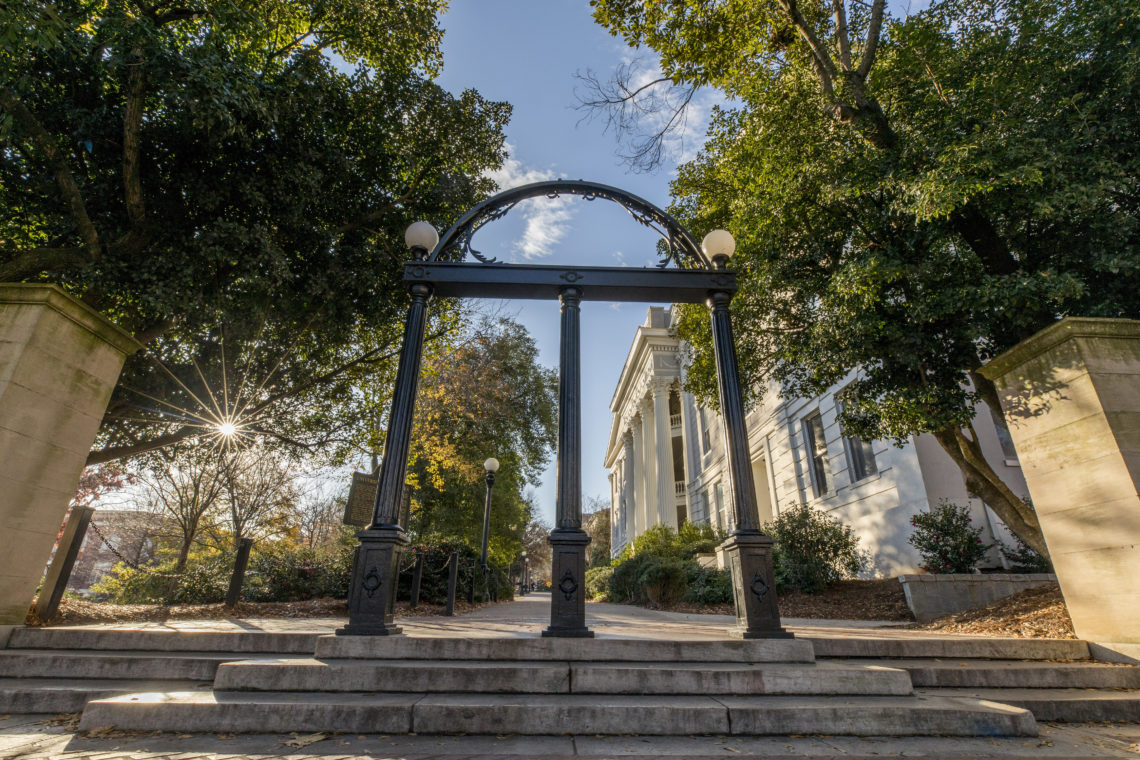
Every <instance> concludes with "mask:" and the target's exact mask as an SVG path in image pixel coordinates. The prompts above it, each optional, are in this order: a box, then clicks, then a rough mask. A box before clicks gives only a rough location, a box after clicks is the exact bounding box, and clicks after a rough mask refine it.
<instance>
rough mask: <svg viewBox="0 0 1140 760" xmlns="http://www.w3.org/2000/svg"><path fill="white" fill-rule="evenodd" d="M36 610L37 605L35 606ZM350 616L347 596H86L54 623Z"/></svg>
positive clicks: (431, 610)
mask: <svg viewBox="0 0 1140 760" xmlns="http://www.w3.org/2000/svg"><path fill="white" fill-rule="evenodd" d="M484 606H486V603H476V604H468V603H467V602H466V601H461V600H458V599H457V600H456V601H455V612H456V614H463V613H465V612H470V611H472V610H475V609H478V608H479V607H484ZM32 609H33V610H34V609H35V608H34V605H33V608H32ZM443 611H444V605H442V604H420V605H419V606H418V607H417V608H415V609H411V608H409V607H408V603H407V602H398V603H397V604H396V617H429V616H432V615H442V614H443ZM235 617H240V618H302V619H303V618H320V617H334V618H347V617H348V604H347V602H346V601H345V600H344V599H306V600H305V601H301V602H240V603H238V604H237V605H236V606H234V607H227V606H226V605H224V604H172V605H165V604H106V603H100V602H88V601H86V600H83V599H63V600H62V601H61V602H60V605H59V612H58V613H56V616H55V617H54V618H52V620H51V623H50V625H83V624H89V623H142V622H158V623H161V622H165V621H167V620H221V619H224V618H235ZM27 624H28V625H32V626H42V625H44V622H43V621H41V620H39V619H38V618H35V616H34V614H33V612H29V614H28V619H27Z"/></svg>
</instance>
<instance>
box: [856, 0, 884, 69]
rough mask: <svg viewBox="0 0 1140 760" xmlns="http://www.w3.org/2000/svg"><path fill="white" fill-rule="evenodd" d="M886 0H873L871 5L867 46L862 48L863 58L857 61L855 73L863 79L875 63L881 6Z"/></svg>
mask: <svg viewBox="0 0 1140 760" xmlns="http://www.w3.org/2000/svg"><path fill="white" fill-rule="evenodd" d="M886 4H887V0H875V2H874V4H873V5H872V6H871V23H870V24H869V25H868V26H867V47H866V48H865V49H864V50H863V59H862V60H861V61H859V68H858V69H857V70H856V73H857V74H858V75H859V76H861V77H863V78H864V79H865V78H866V77H867V75H868V74H870V73H871V66H872V65H873V64H874V63H875V53H876V52H877V51H878V49H879V34H880V33H881V32H882V28H883V8H884V7H885V6H886Z"/></svg>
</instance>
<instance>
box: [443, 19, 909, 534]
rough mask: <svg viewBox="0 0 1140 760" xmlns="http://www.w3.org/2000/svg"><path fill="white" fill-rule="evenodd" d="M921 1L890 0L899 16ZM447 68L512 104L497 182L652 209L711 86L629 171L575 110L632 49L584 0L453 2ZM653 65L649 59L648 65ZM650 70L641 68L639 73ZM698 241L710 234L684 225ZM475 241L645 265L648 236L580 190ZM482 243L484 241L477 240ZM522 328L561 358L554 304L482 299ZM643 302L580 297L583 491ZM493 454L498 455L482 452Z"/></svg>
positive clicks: (549, 490) (596, 474)
mask: <svg viewBox="0 0 1140 760" xmlns="http://www.w3.org/2000/svg"><path fill="white" fill-rule="evenodd" d="M927 4H928V3H927V0H892V2H891V3H890V7H891V10H892V11H893V12H894V13H895V14H896V15H899V16H902V15H905V14H906V13H907V12H908V11H910V12H914V11H917V10H919V9H920V8H923V7H925V6H926V5H927ZM442 26H443V28H444V30H445V34H444V40H443V52H444V67H443V72H442V74H441V76H440V77H439V80H438V81H439V83H440V84H441V85H442V86H443V87H445V88H447V89H449V90H451V91H453V92H459V91H461V90H463V89H466V88H474V89H476V90H478V91H479V92H480V93H482V94H483V95H484V96H485V97H488V98H492V99H495V100H506V101H508V102H510V103H511V104H512V105H513V106H514V115H513V117H512V119H511V123H510V125H509V126H508V128H507V140H508V143H509V146H510V153H511V156H510V159H509V160H508V162H507V165H506V166H505V167H504V169H503V171H501V172H500V173H499V174H498V175H497V179H498V180H499V184H500V186H501V187H502V188H503V189H506V188H509V187H514V186H517V185H520V184H526V183H528V182H536V181H539V180H546V179H558V178H562V179H586V180H593V181H596V182H602V183H605V184H608V185H614V186H617V187H620V188H622V189H624V190H627V191H629V192H632V193H634V194H635V195H639V196H641V197H642V198H644V199H645V200H647V201H649V202H650V203H653V204H655V205H657V206H659V207H662V208H664V207H666V206H668V204H669V181H670V179H672V177H673V176H674V174H675V170H676V166H677V163H678V162H680V161H683V160H685V159H686V158H691V157H692V156H693V155H694V153H695V151H697V150H698V149H699V148H700V145H701V143H702V142H703V135H704V129H705V124H706V122H707V116H708V112H709V111H710V110H711V106H712V104H713V103H714V102H716V101H717V99H718V96H717V94H716V93H714V92H706V93H702V94H701V95H700V96H699V98H698V100H697V101H696V109H695V113H694V115H693V117H692V118H690V120H689V123H688V125H687V133H686V134H685V135H684V138H683V139H682V140H680V141H678V142H675V143H674V144H672V145H671V146H670V147H671V152H670V154H669V156H668V158H667V160H666V161H665V162H664V164H663V165H662V166H661V167H660V169H659V170H658V171H657V172H655V173H653V174H636V173H630V172H629V171H628V170H627V168H626V167H625V166H624V165H623V164H622V162H621V160H620V159H619V158H618V156H617V153H616V149H617V145H616V143H615V141H614V137H613V135H612V134H606V133H605V131H604V121H602V120H594V121H588V120H587V121H583V119H582V117H583V115H584V114H583V113H582V112H580V111H578V110H576V109H575V104H576V103H577V100H576V98H575V88H576V87H578V86H580V85H579V83H578V82H577V81H576V80H575V78H574V74H575V73H576V72H584V71H586V70H587V69H592V70H593V71H594V72H596V73H597V74H599V75H600V76H601V77H602V78H605V77H606V76H607V75H608V74H609V73H611V72H612V71H613V70H614V68H615V67H617V66H619V65H620V64H622V63H624V62H627V61H629V60H630V59H631V57H633V56H635V55H636V54H635V53H634V52H633V51H631V50H630V49H629V48H627V47H626V46H625V44H624V43H623V42H622V41H621V40H620V39H616V38H614V37H611V36H610V35H609V34H608V33H606V32H605V31H604V30H603V29H602V28H601V27H599V26H598V25H596V24H595V23H594V22H593V19H592V17H591V13H590V6H589V4H588V3H587V2H586V0H452V2H451V8H450V10H449V11H448V13H447V14H446V15H445V16H444V17H443V19H442ZM649 63H652V62H651V61H650V62H649ZM646 73H647V74H648V72H646ZM691 232H692V233H693V234H694V235H695V236H696V237H697V239H700V238H701V237H703V236H704V234H705V233H706V232H708V230H691ZM476 242H477V245H476V247H477V248H478V249H479V250H480V251H482V252H484V253H486V254H489V255H492V256H495V257H497V258H499V259H502V260H505V261H529V262H531V263H540V264H561V263H578V264H586V265H598V266H620V265H626V266H635V267H641V266H652V265H653V264H655V263H656V258H655V251H656V248H655V246H656V235H655V233H653V232H652V231H650V230H648V229H646V228H644V227H642V226H641V225H639V224H637V223H636V222H634V221H633V220H632V219H631V218H630V217H629V216H628V215H627V214H626V213H625V211H623V210H622V209H621V207H619V206H618V205H616V204H613V203H610V202H607V201H598V202H593V203H589V202H586V201H583V200H581V199H578V198H567V199H560V200H558V201H553V202H552V201H549V200H546V199H540V200H534V201H528V202H527V203H525V204H520V205H519V206H518V207H516V208H515V209H514V210H512V211H511V213H510V214H508V215H507V216H506V217H505V218H504V219H502V220H500V221H497V222H493V223H491V224H489V225H487V226H486V227H484V228H483V229H482V230H480V232H479V233H478V235H477V236H476ZM479 244H481V245H479ZM487 307H488V308H491V309H495V308H501V309H503V310H504V311H505V312H506V313H508V314H511V315H514V316H515V317H516V318H517V319H518V320H519V321H520V322H522V323H523V324H524V325H526V326H527V328H529V330H530V331H531V334H532V335H533V336H534V337H535V339H536V341H537V343H538V346H539V349H540V351H541V360H542V362H543V363H544V364H546V365H548V366H551V367H556V366H557V364H558V327H559V321H558V304H557V303H556V302H554V301H549V302H548V301H514V302H507V303H501V302H500V303H494V304H487ZM647 308H648V304H608V303H595V302H587V303H584V304H583V309H582V349H583V350H582V353H583V362H582V389H583V405H582V409H583V414H582V428H583V430H582V432H583V436H582V450H583V471H582V492H583V495H584V496H592V495H593V496H601V497H603V498H604V499H605V500H607V501H608V499H609V485H608V481H607V473H606V470H605V468H604V467H603V466H602V459H603V457H604V455H605V447H606V443H607V439H608V436H609V429H610V420H611V417H610V412H609V403H610V399H611V397H612V395H613V390H614V387H615V385H616V383H617V379H618V375H619V373H620V372H621V368H622V364H623V363H624V360H625V357H626V354H627V353H628V351H629V347H630V344H631V343H632V340H633V335H634V332H635V330H636V328H637V325H639V324H641V323H642V322H643V321H644V319H645V313H646V309H647ZM487 454H488V456H492V455H493V454H494V452H487ZM537 493H538V503H539V513H540V515H541V516H542V517H544V518H545V519H546V520H547V521H551V522H552V521H553V516H554V495H555V474H554V467H553V463H552V465H551V467H550V468H549V469H548V470H547V473H546V474H545V476H544V477H543V482H542V485H541V486H540V487H539V488H538V489H537Z"/></svg>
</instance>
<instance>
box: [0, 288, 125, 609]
mask: <svg viewBox="0 0 1140 760" xmlns="http://www.w3.org/2000/svg"><path fill="white" fill-rule="evenodd" d="M138 347H139V345H138V343H137V342H136V341H135V340H134V338H132V337H131V336H130V334H129V333H127V332H125V331H124V330H122V329H120V328H119V327H117V326H115V325H114V324H112V323H111V322H108V321H107V320H106V319H104V318H103V317H102V316H101V315H100V314H98V313H97V312H95V311H93V310H92V309H91V308H89V307H88V306H86V305H84V304H83V303H80V302H79V301H77V300H75V299H74V298H72V297H71V296H69V295H67V294H66V293H65V292H64V291H63V290H61V289H60V288H57V287H56V286H54V285H39V284H2V285H0V626H4V625H23V624H24V617H25V615H26V614H27V612H28V606H29V605H30V604H31V601H32V597H33V596H34V595H35V593H36V586H37V585H38V584H39V582H40V579H41V578H42V577H43V573H44V567H45V566H46V565H47V561H48V557H49V556H50V555H51V548H52V546H53V545H54V544H55V540H56V536H57V535H58V534H59V527H60V524H61V523H62V522H63V518H64V516H65V515H66V514H67V506H68V504H69V503H70V502H71V498H72V497H73V496H74V495H75V489H76V487H77V486H78V484H79V476H80V474H81V473H82V472H83V467H84V466H85V465H86V463H87V455H88V453H90V450H91V444H92V443H94V441H95V434H96V433H97V432H98V431H99V424H100V422H101V421H102V419H103V413H104V412H105V411H106V410H107V403H108V402H109V401H110V400H111V392H112V391H113V390H114V388H115V383H116V382H118V379H119V372H120V370H121V369H122V367H123V361H124V360H125V359H126V357H127V355H128V354H131V353H134V351H135V350H136V349H137V348H138ZM64 549H65V550H66V547H64ZM50 592H51V589H50V588H48V589H46V590H45V592H44V593H50Z"/></svg>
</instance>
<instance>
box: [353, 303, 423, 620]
mask: <svg viewBox="0 0 1140 760" xmlns="http://www.w3.org/2000/svg"><path fill="white" fill-rule="evenodd" d="M408 291H409V293H411V296H412V303H411V305H410V306H409V307H408V320H407V323H406V324H405V326H404V343H403V346H402V347H401V349H400V364H399V367H398V368H397V369H396V387H395V392H394V393H393V395H392V413H391V415H389V418H388V436H387V438H386V439H385V441H384V461H383V462H382V463H381V465H380V478H379V482H378V484H377V486H376V506H375V508H374V509H373V512H372V524H371V525H370V526H369V527H368V528H366V529H365V530H362V531H360V532H359V533H357V534H356V537H357V538H358V539H360V546H358V547H356V555H355V557H353V560H352V580H351V581H350V582H349V587H348V625H346V626H345V627H343V628H339V629H337V635H340V636H389V635H392V634H396V633H399V632H400V630H401V629H400V628H399V626H397V625H394V622H393V620H394V619H393V615H392V613H393V612H394V610H395V606H396V582H397V579H398V576H399V568H400V556H401V555H402V554H403V553H404V547H405V546H407V545H408V537H407V536H406V535H405V533H404V529H403V528H402V527H400V524H399V519H400V506H401V501H402V496H403V491H404V477H405V476H406V475H407V470H408V447H409V445H410V442H411V437H412V418H413V414H414V411H415V403H416V390H417V389H418V387H419V382H420V363H421V360H422V359H423V350H424V330H425V329H426V327H427V317H428V301H430V300H431V295H432V288H431V286H430V285H428V284H426V283H416V284H414V285H412V286H411V287H410V288H408Z"/></svg>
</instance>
